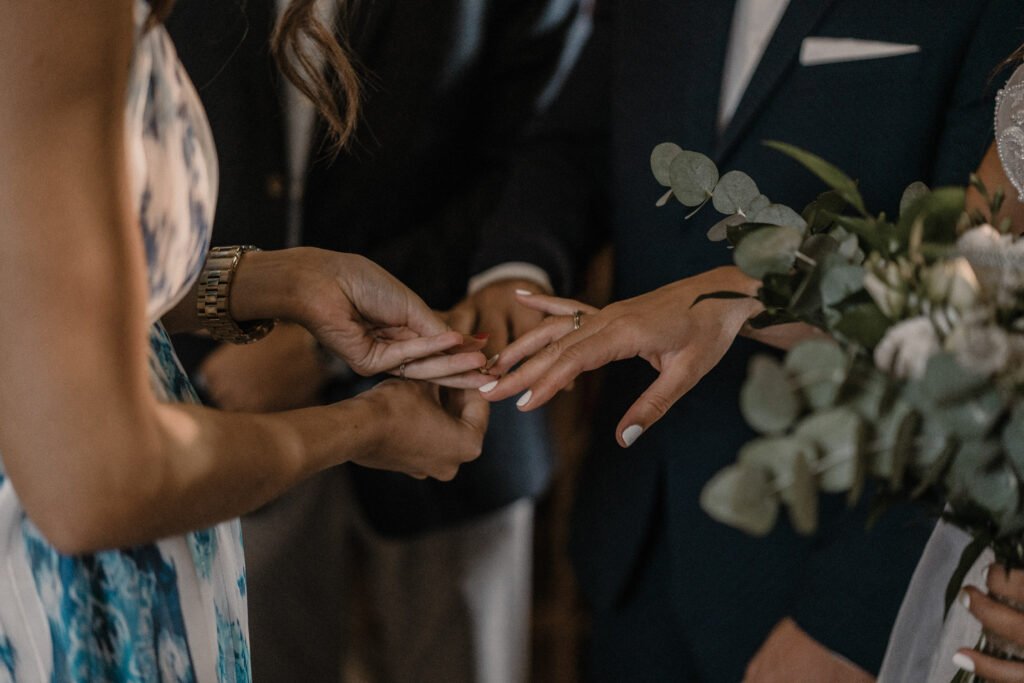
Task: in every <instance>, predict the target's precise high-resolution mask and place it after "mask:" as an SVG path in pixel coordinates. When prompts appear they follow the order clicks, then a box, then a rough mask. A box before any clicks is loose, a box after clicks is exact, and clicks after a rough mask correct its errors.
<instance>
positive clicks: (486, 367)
mask: <svg viewBox="0 0 1024 683" xmlns="http://www.w3.org/2000/svg"><path fill="white" fill-rule="evenodd" d="M500 357H501V354H500V353H496V354H494V355H493V356H491V358H490V360H488V361H487V364H486V365H484V370H490V369H491V368H493V367H494V366H495V365H497V364H498V358H500Z"/></svg>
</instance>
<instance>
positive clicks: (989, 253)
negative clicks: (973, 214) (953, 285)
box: [956, 225, 1024, 306]
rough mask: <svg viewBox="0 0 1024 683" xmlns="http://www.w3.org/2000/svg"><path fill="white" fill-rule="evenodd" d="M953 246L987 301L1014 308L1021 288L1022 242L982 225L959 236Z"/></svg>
mask: <svg viewBox="0 0 1024 683" xmlns="http://www.w3.org/2000/svg"><path fill="white" fill-rule="evenodd" d="M956 246H957V250H958V251H959V252H960V253H961V254H963V256H964V257H965V258H966V259H967V260H968V262H970V264H971V268H973V269H974V272H975V273H976V274H977V277H978V281H979V282H980V283H981V287H982V289H983V290H984V291H985V292H986V293H987V294H988V295H989V297H990V298H991V299H992V300H993V301H995V302H996V303H998V304H999V305H1001V306H1009V305H1013V303H1014V293H1015V292H1016V290H1018V289H1020V288H1021V287H1022V286H1024V241H1020V240H1017V241H1014V239H1013V237H1011V236H1010V235H1002V234H1000V233H999V231H998V230H996V229H995V228H993V227H992V226H991V225H982V226H980V227H977V228H974V229H972V230H968V231H967V232H965V233H964V234H963V235H961V236H960V239H958V240H957V243H956Z"/></svg>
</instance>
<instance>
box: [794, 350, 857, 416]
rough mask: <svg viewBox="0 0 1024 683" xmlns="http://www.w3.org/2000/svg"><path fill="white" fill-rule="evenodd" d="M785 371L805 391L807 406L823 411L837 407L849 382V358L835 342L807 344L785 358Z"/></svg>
mask: <svg viewBox="0 0 1024 683" xmlns="http://www.w3.org/2000/svg"><path fill="white" fill-rule="evenodd" d="M786 370H788V371H789V374H790V375H791V376H792V377H793V379H794V380H795V381H796V383H797V385H799V387H800V389H801V390H802V391H803V394H804V398H805V399H807V405H809V406H810V407H811V408H812V409H814V410H823V409H825V408H829V407H831V406H832V405H833V404H834V403H835V401H836V397H837V396H838V394H839V389H840V388H841V387H842V386H843V382H845V381H846V372H847V361H846V355H845V354H844V353H843V351H842V349H840V348H839V345H838V344H836V343H835V342H832V341H826V340H814V341H808V342H804V343H803V344H800V345H799V346H796V347H795V348H793V349H792V350H791V351H790V352H789V353H788V354H787V355H786Z"/></svg>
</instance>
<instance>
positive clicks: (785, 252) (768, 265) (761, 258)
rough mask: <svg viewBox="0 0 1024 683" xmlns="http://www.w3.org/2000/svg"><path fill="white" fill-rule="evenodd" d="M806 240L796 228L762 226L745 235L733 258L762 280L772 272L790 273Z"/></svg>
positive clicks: (743, 268)
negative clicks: (798, 250) (797, 253)
mask: <svg viewBox="0 0 1024 683" xmlns="http://www.w3.org/2000/svg"><path fill="white" fill-rule="evenodd" d="M716 196H717V195H716ZM802 243H803V233H802V232H800V231H799V230H797V229H796V228H779V227H769V228H762V229H761V230H757V231H756V232H753V233H751V234H750V235H747V236H746V237H744V238H743V241H742V242H740V243H739V245H738V246H737V247H736V252H735V254H734V255H733V258H734V259H735V261H736V265H737V266H739V268H740V270H742V271H743V272H744V273H746V274H747V275H749V276H750V277H752V278H754V279H755V280H760V279H761V278H763V277H764V276H765V275H767V274H769V273H788V272H789V271H790V269H792V267H793V261H794V260H795V259H796V251H797V249H799V248H800V245H801V244H802Z"/></svg>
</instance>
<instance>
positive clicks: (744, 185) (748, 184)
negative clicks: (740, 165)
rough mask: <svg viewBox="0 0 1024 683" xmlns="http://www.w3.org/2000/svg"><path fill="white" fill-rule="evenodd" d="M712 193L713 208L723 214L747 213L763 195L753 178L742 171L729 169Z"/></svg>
mask: <svg viewBox="0 0 1024 683" xmlns="http://www.w3.org/2000/svg"><path fill="white" fill-rule="evenodd" d="M714 195H715V196H714V199H713V200H712V201H713V202H714V205H715V209H716V210H717V211H718V212H719V213H724V214H734V213H743V214H747V213H748V212H749V211H750V207H751V206H753V205H754V204H755V202H760V197H762V196H763V195H762V194H761V191H760V190H758V189H757V183H755V182H754V180H753V178H751V177H750V176H748V175H747V174H746V173H743V172H742V171H729V172H728V173H726V174H725V175H723V176H722V178H721V180H719V181H718V185H717V186H715V188H714Z"/></svg>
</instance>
